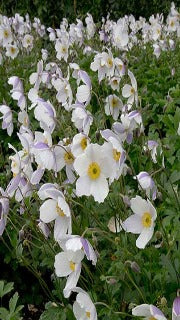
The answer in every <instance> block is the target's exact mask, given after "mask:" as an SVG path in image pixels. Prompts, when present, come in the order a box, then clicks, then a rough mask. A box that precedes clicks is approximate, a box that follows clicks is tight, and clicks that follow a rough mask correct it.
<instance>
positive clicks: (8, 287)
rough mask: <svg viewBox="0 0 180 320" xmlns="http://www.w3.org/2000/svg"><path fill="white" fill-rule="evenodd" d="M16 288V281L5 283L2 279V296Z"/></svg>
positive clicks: (0, 284) (0, 282)
mask: <svg viewBox="0 0 180 320" xmlns="http://www.w3.org/2000/svg"><path fill="white" fill-rule="evenodd" d="M13 288H14V283H13V282H9V283H7V284H4V281H0V298H2V297H3V296H5V294H7V293H9V292H10V291H12V290H13Z"/></svg>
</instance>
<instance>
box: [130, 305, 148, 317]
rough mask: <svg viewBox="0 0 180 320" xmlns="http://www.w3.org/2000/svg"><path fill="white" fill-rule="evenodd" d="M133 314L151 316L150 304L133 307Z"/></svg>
mask: <svg viewBox="0 0 180 320" xmlns="http://www.w3.org/2000/svg"><path fill="white" fill-rule="evenodd" d="M132 314H133V315H134V316H140V317H151V313H150V305H149V304H141V305H140V306H137V307H135V308H134V309H132Z"/></svg>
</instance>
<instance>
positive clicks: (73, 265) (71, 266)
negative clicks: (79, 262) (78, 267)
mask: <svg viewBox="0 0 180 320" xmlns="http://www.w3.org/2000/svg"><path fill="white" fill-rule="evenodd" d="M69 267H70V269H71V270H72V271H75V263H74V262H72V261H70V262H69Z"/></svg>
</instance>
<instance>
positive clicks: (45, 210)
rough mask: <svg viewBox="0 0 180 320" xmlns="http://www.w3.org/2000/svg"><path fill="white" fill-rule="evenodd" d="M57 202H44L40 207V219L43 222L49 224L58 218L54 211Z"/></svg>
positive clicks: (50, 200)
mask: <svg viewBox="0 0 180 320" xmlns="http://www.w3.org/2000/svg"><path fill="white" fill-rule="evenodd" d="M56 205H57V202H56V201H55V200H52V199H49V200H46V201H45V202H44V203H43V204H42V206H41V207H40V219H41V220H42V221H43V222H45V223H48V222H51V221H53V220H54V219H56V218H57V217H58V214H57V211H56Z"/></svg>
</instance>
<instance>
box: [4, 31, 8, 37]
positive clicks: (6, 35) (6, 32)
mask: <svg viewBox="0 0 180 320" xmlns="http://www.w3.org/2000/svg"><path fill="white" fill-rule="evenodd" d="M8 37H9V32H8V31H7V30H4V38H8Z"/></svg>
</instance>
